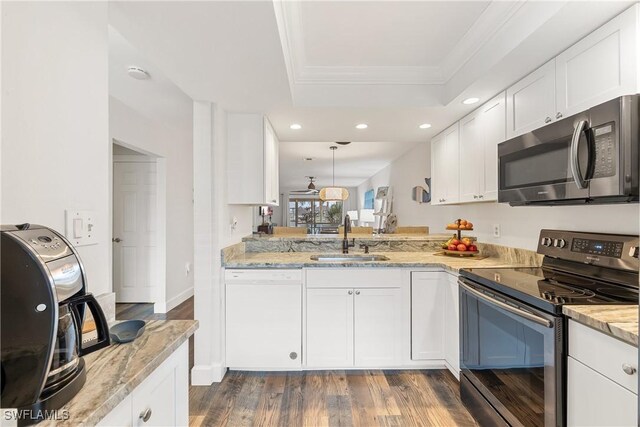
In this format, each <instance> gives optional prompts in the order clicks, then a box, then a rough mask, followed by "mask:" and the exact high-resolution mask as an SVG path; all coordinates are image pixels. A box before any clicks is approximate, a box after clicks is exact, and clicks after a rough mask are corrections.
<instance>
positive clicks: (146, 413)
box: [138, 408, 151, 423]
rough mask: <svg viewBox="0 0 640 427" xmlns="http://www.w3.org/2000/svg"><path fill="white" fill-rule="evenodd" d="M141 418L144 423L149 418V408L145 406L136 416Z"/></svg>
mask: <svg viewBox="0 0 640 427" xmlns="http://www.w3.org/2000/svg"><path fill="white" fill-rule="evenodd" d="M138 418H140V419H141V420H142V422H143V423H146V422H147V421H149V419H150V418H151V408H147V409H145V410H144V411H142V412H140V416H138Z"/></svg>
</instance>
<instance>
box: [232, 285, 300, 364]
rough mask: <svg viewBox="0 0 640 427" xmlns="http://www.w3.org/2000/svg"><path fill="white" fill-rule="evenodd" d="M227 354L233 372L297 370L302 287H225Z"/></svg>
mask: <svg viewBox="0 0 640 427" xmlns="http://www.w3.org/2000/svg"><path fill="white" fill-rule="evenodd" d="M226 342H227V345H226V354H227V358H226V360H227V366H229V367H232V368H261V369H267V368H271V369H274V368H292V369H294V368H299V367H300V366H301V358H300V354H301V348H302V285H301V284H300V283H296V284H278V283H269V284H235V283H234V284H227V287H226Z"/></svg>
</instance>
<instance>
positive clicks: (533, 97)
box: [507, 59, 557, 138]
mask: <svg viewBox="0 0 640 427" xmlns="http://www.w3.org/2000/svg"><path fill="white" fill-rule="evenodd" d="M555 61H556V60H555V59H552V60H551V61H549V62H547V63H546V64H544V65H543V66H542V67H540V68H538V69H537V70H535V71H534V72H533V73H531V74H529V75H528V76H526V77H525V78H523V79H522V80H520V81H519V82H517V83H516V84H514V85H513V86H511V87H510V88H508V89H507V138H513V137H516V136H518V135H522V134H523V133H526V132H529V131H532V130H534V129H537V128H539V127H542V126H544V125H546V124H548V123H551V122H552V121H553V120H555V118H556V113H557V111H556V66H555Z"/></svg>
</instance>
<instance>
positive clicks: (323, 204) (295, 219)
mask: <svg viewBox="0 0 640 427" xmlns="http://www.w3.org/2000/svg"><path fill="white" fill-rule="evenodd" d="M341 222H342V202H341V201H325V200H320V199H317V198H300V197H290V198H289V226H290V227H307V228H308V229H309V232H310V233H318V232H322V231H327V230H335V231H336V232H337V230H338V226H339V225H340V223H341Z"/></svg>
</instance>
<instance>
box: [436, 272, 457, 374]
mask: <svg viewBox="0 0 640 427" xmlns="http://www.w3.org/2000/svg"><path fill="white" fill-rule="evenodd" d="M440 274H441V275H442V276H443V282H444V287H445V298H444V360H445V363H446V365H447V368H448V369H449V370H450V371H451V373H452V374H453V375H455V377H456V378H460V316H459V313H460V305H459V294H458V279H457V277H456V276H453V275H451V274H448V273H440Z"/></svg>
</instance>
